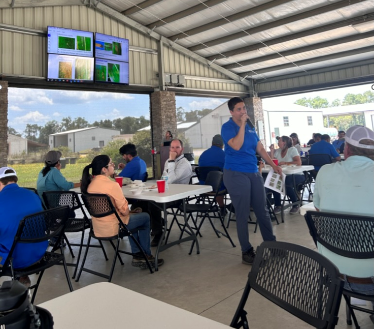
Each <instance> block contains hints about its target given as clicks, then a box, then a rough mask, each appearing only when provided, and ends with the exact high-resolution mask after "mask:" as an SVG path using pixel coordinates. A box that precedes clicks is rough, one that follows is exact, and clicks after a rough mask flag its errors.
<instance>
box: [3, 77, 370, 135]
mask: <svg viewBox="0 0 374 329" xmlns="http://www.w3.org/2000/svg"><path fill="white" fill-rule="evenodd" d="M371 87H372V85H371V84H366V85H361V86H355V87H347V88H339V89H334V90H328V91H317V92H312V93H303V94H297V95H292V96H283V97H276V98H267V99H263V107H264V108H266V109H269V108H271V107H274V106H278V107H279V106H283V105H287V104H293V103H294V102H295V101H296V100H297V99H299V98H302V97H307V98H309V97H311V98H313V97H316V96H320V97H322V98H327V99H328V101H329V102H332V101H333V100H335V99H337V98H338V99H341V100H342V99H343V98H344V96H345V95H346V94H348V93H353V94H358V93H363V92H365V91H368V90H372V89H371ZM226 101H227V99H224V98H202V97H181V96H177V97H176V107H177V108H178V107H183V108H184V110H185V111H186V112H189V111H194V110H202V109H205V108H209V109H215V108H216V107H217V106H219V105H221V104H222V103H224V102H226ZM142 115H143V116H144V117H146V118H147V119H149V96H148V95H138V94H119V93H104V92H85V91H63V90H44V89H25V88H9V96H8V126H10V127H12V128H14V129H15V130H16V131H17V132H19V133H23V132H24V130H25V128H26V124H28V123H29V124H37V125H39V126H43V125H44V124H45V123H46V122H48V121H51V120H56V121H57V122H59V121H61V119H62V118H64V117H68V116H70V117H71V118H72V119H73V120H74V118H76V117H83V118H85V119H86V120H87V121H88V122H89V123H93V122H94V121H100V120H105V119H109V120H114V119H117V118H123V117H126V116H134V117H140V116H142Z"/></svg>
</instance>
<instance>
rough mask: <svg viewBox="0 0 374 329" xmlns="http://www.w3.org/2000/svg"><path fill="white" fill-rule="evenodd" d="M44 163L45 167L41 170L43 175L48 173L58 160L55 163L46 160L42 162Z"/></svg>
mask: <svg viewBox="0 0 374 329" xmlns="http://www.w3.org/2000/svg"><path fill="white" fill-rule="evenodd" d="M44 163H45V167H44V168H43V170H42V174H43V177H45V175H47V174H48V172H49V171H50V170H51V168H53V167H56V164H58V161H57V162H55V163H47V162H44Z"/></svg>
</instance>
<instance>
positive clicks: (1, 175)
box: [0, 167, 17, 179]
mask: <svg viewBox="0 0 374 329" xmlns="http://www.w3.org/2000/svg"><path fill="white" fill-rule="evenodd" d="M7 170H12V171H13V172H10V173H5V172H6V171H7ZM10 176H17V173H16V171H15V170H14V169H13V168H10V167H2V168H0V179H1V178H5V177H10Z"/></svg>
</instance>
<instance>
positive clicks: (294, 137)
mask: <svg viewBox="0 0 374 329" xmlns="http://www.w3.org/2000/svg"><path fill="white" fill-rule="evenodd" d="M290 137H291V140H292V146H293V147H294V148H296V150H297V152H299V155H301V152H302V150H301V145H300V140H299V136H297V134H296V133H292V134H291V135H290Z"/></svg>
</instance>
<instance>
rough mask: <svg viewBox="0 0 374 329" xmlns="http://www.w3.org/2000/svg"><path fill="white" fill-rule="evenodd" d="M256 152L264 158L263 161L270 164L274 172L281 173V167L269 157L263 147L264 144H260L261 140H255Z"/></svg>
mask: <svg viewBox="0 0 374 329" xmlns="http://www.w3.org/2000/svg"><path fill="white" fill-rule="evenodd" d="M256 152H257V153H258V154H259V155H260V156H261V158H263V159H264V160H265V162H266V163H267V164H268V165H270V166H271V167H272V168H273V170H274V172H276V173H278V174H279V175H282V168H281V167H278V166H277V165H275V163H274V162H273V160H271V158H270V157H269V155H268V153H267V152H266V150H265V149H264V146H263V145H262V143H261V141H258V142H257V147H256Z"/></svg>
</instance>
